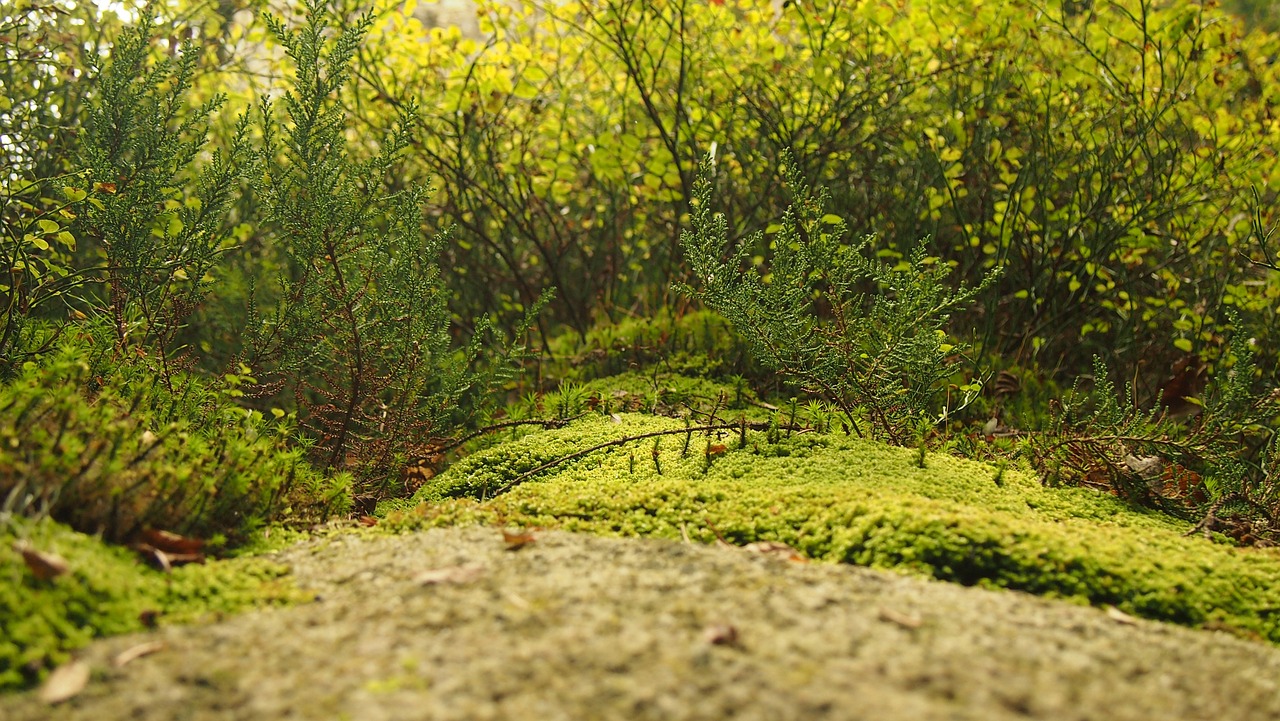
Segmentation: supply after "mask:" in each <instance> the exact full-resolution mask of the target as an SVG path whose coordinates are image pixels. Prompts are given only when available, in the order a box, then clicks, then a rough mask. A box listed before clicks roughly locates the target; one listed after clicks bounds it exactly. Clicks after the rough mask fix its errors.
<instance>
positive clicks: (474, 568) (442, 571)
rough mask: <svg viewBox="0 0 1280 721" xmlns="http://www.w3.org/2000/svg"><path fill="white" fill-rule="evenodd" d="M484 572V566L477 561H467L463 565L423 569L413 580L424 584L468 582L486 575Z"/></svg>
mask: <svg viewBox="0 0 1280 721" xmlns="http://www.w3.org/2000/svg"><path fill="white" fill-rule="evenodd" d="M484 572H485V571H484V566H481V565H479V564H477V563H465V564H462V565H461V566H446V567H444V568H433V569H431V570H430V571H423V572H422V573H419V574H418V575H417V576H414V577H413V582H414V583H417V584H419V585H422V586H434V585H437V584H439V585H444V584H449V583H467V582H469V581H474V580H476V579H478V578H480V577H481V576H483V575H484Z"/></svg>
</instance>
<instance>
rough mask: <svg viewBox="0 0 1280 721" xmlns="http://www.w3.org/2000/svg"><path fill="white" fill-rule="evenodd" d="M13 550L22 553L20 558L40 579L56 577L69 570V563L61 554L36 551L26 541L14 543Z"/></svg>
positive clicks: (46, 579)
mask: <svg viewBox="0 0 1280 721" xmlns="http://www.w3.org/2000/svg"><path fill="white" fill-rule="evenodd" d="M13 550H15V551H17V552H18V553H21V554H22V560H23V562H24V563H26V564H27V568H30V569H31V573H32V574H34V575H35V577H36V578H38V579H40V580H41V581H48V580H50V579H54V578H57V577H58V576H61V575H62V574H64V573H66V572H67V571H70V570H71V566H70V564H68V563H67V560H66V559H65V558H63V557H62V556H59V555H58V554H56V553H45V552H44V551H37V550H36V549H35V548H33V547H32V546H31V544H29V543H27V542H26V541H23V542H21V543H16V544H14V546H13Z"/></svg>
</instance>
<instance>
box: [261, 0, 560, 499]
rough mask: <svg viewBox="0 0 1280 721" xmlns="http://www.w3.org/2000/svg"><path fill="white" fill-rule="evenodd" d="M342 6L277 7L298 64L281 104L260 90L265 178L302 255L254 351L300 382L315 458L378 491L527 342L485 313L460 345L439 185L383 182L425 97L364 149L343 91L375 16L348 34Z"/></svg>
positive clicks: (271, 216) (373, 494)
mask: <svg viewBox="0 0 1280 721" xmlns="http://www.w3.org/2000/svg"><path fill="white" fill-rule="evenodd" d="M331 20H332V18H331V15H330V12H329V10H328V9H327V3H326V2H325V1H324V0H308V2H307V3H306V14H305V22H304V25H303V27H302V28H301V29H299V30H291V29H289V28H288V27H287V26H286V25H285V24H284V23H283V22H282V21H281V20H279V19H278V18H275V17H272V16H270V15H267V16H266V22H267V25H268V28H269V29H270V31H271V33H272V35H273V36H274V37H275V38H276V40H277V41H278V42H279V43H280V44H281V45H282V46H283V47H284V48H285V51H286V54H287V55H288V57H289V58H290V59H292V61H293V63H294V64H295V65H296V80H295V82H294V83H293V86H292V88H291V90H290V91H289V92H288V93H287V94H286V95H285V96H284V100H283V102H282V103H281V105H282V106H283V113H282V114H281V113H279V112H277V111H276V110H275V108H273V107H272V105H271V104H270V103H265V102H264V103H263V105H262V114H263V124H264V132H263V137H264V154H265V156H266V158H267V164H266V173H265V174H264V176H263V178H262V180H261V182H260V183H259V186H258V190H259V192H260V193H261V195H262V198H263V200H264V206H265V208H266V215H267V220H268V222H269V223H270V225H271V226H272V227H273V228H274V232H275V238H276V242H278V243H279V244H280V245H281V248H282V250H283V251H284V255H285V256H286V257H287V258H288V260H289V268H288V277H287V278H285V279H284V280H283V283H282V288H281V291H282V292H281V296H280V297H281V300H280V301H279V303H278V304H277V305H276V307H275V308H274V309H273V310H271V311H270V312H269V313H268V314H267V317H266V318H265V319H263V320H261V322H259V323H258V324H257V325H256V327H253V328H250V335H251V342H250V343H249V348H250V350H249V354H248V355H249V357H250V358H251V365H254V366H264V367H266V368H267V369H268V370H269V372H271V373H273V374H274V375H275V376H276V377H277V379H278V380H279V382H281V383H282V384H283V385H284V386H285V387H287V388H289V389H291V390H292V392H293V393H294V394H295V396H296V398H297V401H298V403H299V406H300V407H301V409H302V410H303V411H304V413H303V421H304V423H305V424H306V426H307V427H308V428H309V429H310V430H311V431H312V432H313V433H315V434H316V435H317V437H318V443H317V445H316V449H315V450H316V456H317V458H316V459H317V461H318V462H320V463H321V464H322V465H324V466H326V467H328V468H331V469H346V470H350V471H352V472H353V473H354V474H355V476H356V479H357V483H358V486H359V487H358V488H357V491H358V492H359V493H360V494H361V497H362V500H364V501H365V502H366V503H371V502H374V501H376V500H378V499H380V498H383V497H386V496H388V495H393V494H395V493H396V492H398V490H399V487H398V484H399V480H400V479H399V473H400V471H401V470H402V469H403V468H404V467H405V460H406V458H407V457H408V456H409V455H411V454H412V453H413V451H414V448H415V447H416V446H417V445H422V444H424V443H425V442H426V441H427V439H428V438H429V437H430V436H431V435H432V434H435V433H441V432H445V431H447V430H448V428H450V427H451V426H453V425H454V424H456V422H457V421H458V420H459V415H463V416H465V415H467V414H468V413H469V411H470V410H473V409H474V408H475V406H476V405H477V404H478V403H479V401H478V398H477V396H483V395H485V394H486V392H487V391H488V390H489V389H490V388H491V387H492V385H493V384H495V383H498V382H500V381H502V380H504V379H505V378H507V377H509V369H510V365H509V364H506V363H504V360H506V359H507V357H508V356H509V355H510V353H511V352H512V351H513V349H512V348H511V347H503V346H502V344H500V343H494V342H492V339H491V338H489V337H488V336H490V335H491V333H490V328H489V324H488V322H487V321H486V320H484V319H481V320H480V321H478V322H477V324H476V330H475V332H474V334H473V335H472V337H471V339H470V340H469V341H468V342H467V343H466V345H465V346H464V347H463V348H461V349H458V348H455V347H454V343H453V338H452V336H451V332H450V324H451V314H450V311H449V307H448V298H449V295H448V290H447V287H446V286H445V284H444V282H443V280H442V277H441V273H440V269H439V267H438V264H437V263H438V258H439V256H440V253H441V250H442V249H443V247H444V245H445V243H446V242H447V241H448V239H449V230H447V229H446V230H441V231H439V232H436V233H434V234H427V233H425V232H424V231H423V214H422V207H423V202H424V200H425V198H426V196H427V195H428V193H429V192H430V188H427V187H425V186H421V185H415V186H410V187H408V188H407V189H404V190H400V191H396V192H388V191H386V190H384V188H385V187H386V186H387V185H388V183H387V180H388V179H389V178H391V177H392V176H393V174H395V173H396V171H397V168H398V165H399V163H400V156H401V154H402V153H403V151H404V150H405V149H406V148H407V147H408V145H409V141H410V133H411V131H412V129H413V127H414V126H415V124H416V123H417V122H418V119H417V109H416V107H415V105H414V104H413V103H405V104H403V105H402V106H400V108H399V113H400V114H399V118H398V122H397V123H396V124H395V126H394V128H393V130H392V131H391V132H390V133H389V134H388V135H387V136H386V137H385V138H383V139H382V142H381V144H380V146H379V149H378V151H377V153H376V154H375V155H374V156H373V157H371V158H368V159H367V160H357V159H356V158H355V157H354V156H353V154H352V153H351V152H350V151H349V149H348V147H347V132H348V129H347V118H346V113H345V111H344V109H343V107H342V105H341V103H340V95H341V93H342V91H343V88H344V86H345V84H346V83H347V81H348V79H349V76H350V73H349V65H350V61H351V59H352V57H353V55H354V53H355V51H356V49H357V48H358V47H359V45H360V43H361V41H362V40H363V38H364V36H365V34H366V33H367V32H368V31H369V29H370V27H371V26H372V24H373V22H374V17H373V15H371V14H365V15H362V16H360V17H359V18H358V19H356V20H355V21H354V22H352V23H348V24H346V25H345V26H344V27H343V28H342V29H341V30H340V31H338V32H337V33H336V34H334V33H331V32H330V23H331ZM331 36H332V37H331ZM281 116H283V117H281ZM540 306H541V303H539V304H538V305H537V306H535V307H534V308H532V309H530V310H529V315H528V316H527V317H528V318H532V315H533V314H535V313H536V312H537V310H538V309H539V308H540ZM518 337H519V336H518Z"/></svg>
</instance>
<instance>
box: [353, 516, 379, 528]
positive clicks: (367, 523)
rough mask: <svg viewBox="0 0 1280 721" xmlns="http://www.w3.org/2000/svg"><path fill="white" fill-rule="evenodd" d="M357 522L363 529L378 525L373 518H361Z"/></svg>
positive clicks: (376, 520)
mask: <svg viewBox="0 0 1280 721" xmlns="http://www.w3.org/2000/svg"><path fill="white" fill-rule="evenodd" d="M357 522H358V523H359V524H360V525H362V526H364V527H365V528H369V527H372V526H376V525H378V519H376V518H374V517H373V516H361V517H360V520H359V521H357Z"/></svg>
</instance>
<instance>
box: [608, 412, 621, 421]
mask: <svg viewBox="0 0 1280 721" xmlns="http://www.w3.org/2000/svg"><path fill="white" fill-rule="evenodd" d="M609 418H610V419H611V420H613V422H614V423H621V422H622V416H620V415H618V414H617V413H610V414H609Z"/></svg>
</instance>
